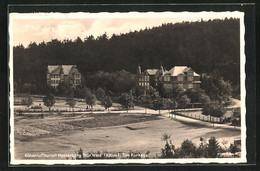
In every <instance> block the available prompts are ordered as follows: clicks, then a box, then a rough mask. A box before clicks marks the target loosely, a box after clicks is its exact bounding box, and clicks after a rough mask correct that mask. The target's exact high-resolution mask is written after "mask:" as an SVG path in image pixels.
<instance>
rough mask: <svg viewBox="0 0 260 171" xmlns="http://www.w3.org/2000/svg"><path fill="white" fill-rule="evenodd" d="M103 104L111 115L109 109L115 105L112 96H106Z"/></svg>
mask: <svg viewBox="0 0 260 171" xmlns="http://www.w3.org/2000/svg"><path fill="white" fill-rule="evenodd" d="M101 104H102V105H103V106H104V107H105V109H107V113H109V108H110V107H111V106H112V105H113V103H112V100H111V98H110V96H106V97H105V98H104V99H103V100H102V102H101Z"/></svg>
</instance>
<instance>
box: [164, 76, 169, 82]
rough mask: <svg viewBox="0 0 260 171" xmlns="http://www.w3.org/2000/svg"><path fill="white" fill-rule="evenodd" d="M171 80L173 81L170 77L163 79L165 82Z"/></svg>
mask: <svg viewBox="0 0 260 171" xmlns="http://www.w3.org/2000/svg"><path fill="white" fill-rule="evenodd" d="M170 79H171V77H169V76H165V77H163V80H164V81H170Z"/></svg>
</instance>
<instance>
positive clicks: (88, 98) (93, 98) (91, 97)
mask: <svg viewBox="0 0 260 171" xmlns="http://www.w3.org/2000/svg"><path fill="white" fill-rule="evenodd" d="M96 101H97V98H96V96H95V95H94V94H88V95H87V96H86V103H87V105H90V107H91V113H93V106H94V105H95V104H96Z"/></svg>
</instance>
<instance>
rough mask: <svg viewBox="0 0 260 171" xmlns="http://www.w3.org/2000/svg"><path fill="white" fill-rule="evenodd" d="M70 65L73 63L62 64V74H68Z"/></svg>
mask: <svg viewBox="0 0 260 171" xmlns="http://www.w3.org/2000/svg"><path fill="white" fill-rule="evenodd" d="M72 67H73V65H62V68H63V72H64V75H69V73H70V70H71V68H72Z"/></svg>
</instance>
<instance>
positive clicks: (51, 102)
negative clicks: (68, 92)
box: [43, 93, 55, 113]
mask: <svg viewBox="0 0 260 171" xmlns="http://www.w3.org/2000/svg"><path fill="white" fill-rule="evenodd" d="M43 103H44V105H45V106H46V107H48V108H49V113H51V107H52V106H53V105H54V104H55V98H54V96H53V95H52V94H50V93H49V94H47V95H46V96H45V97H44V98H43Z"/></svg>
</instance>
